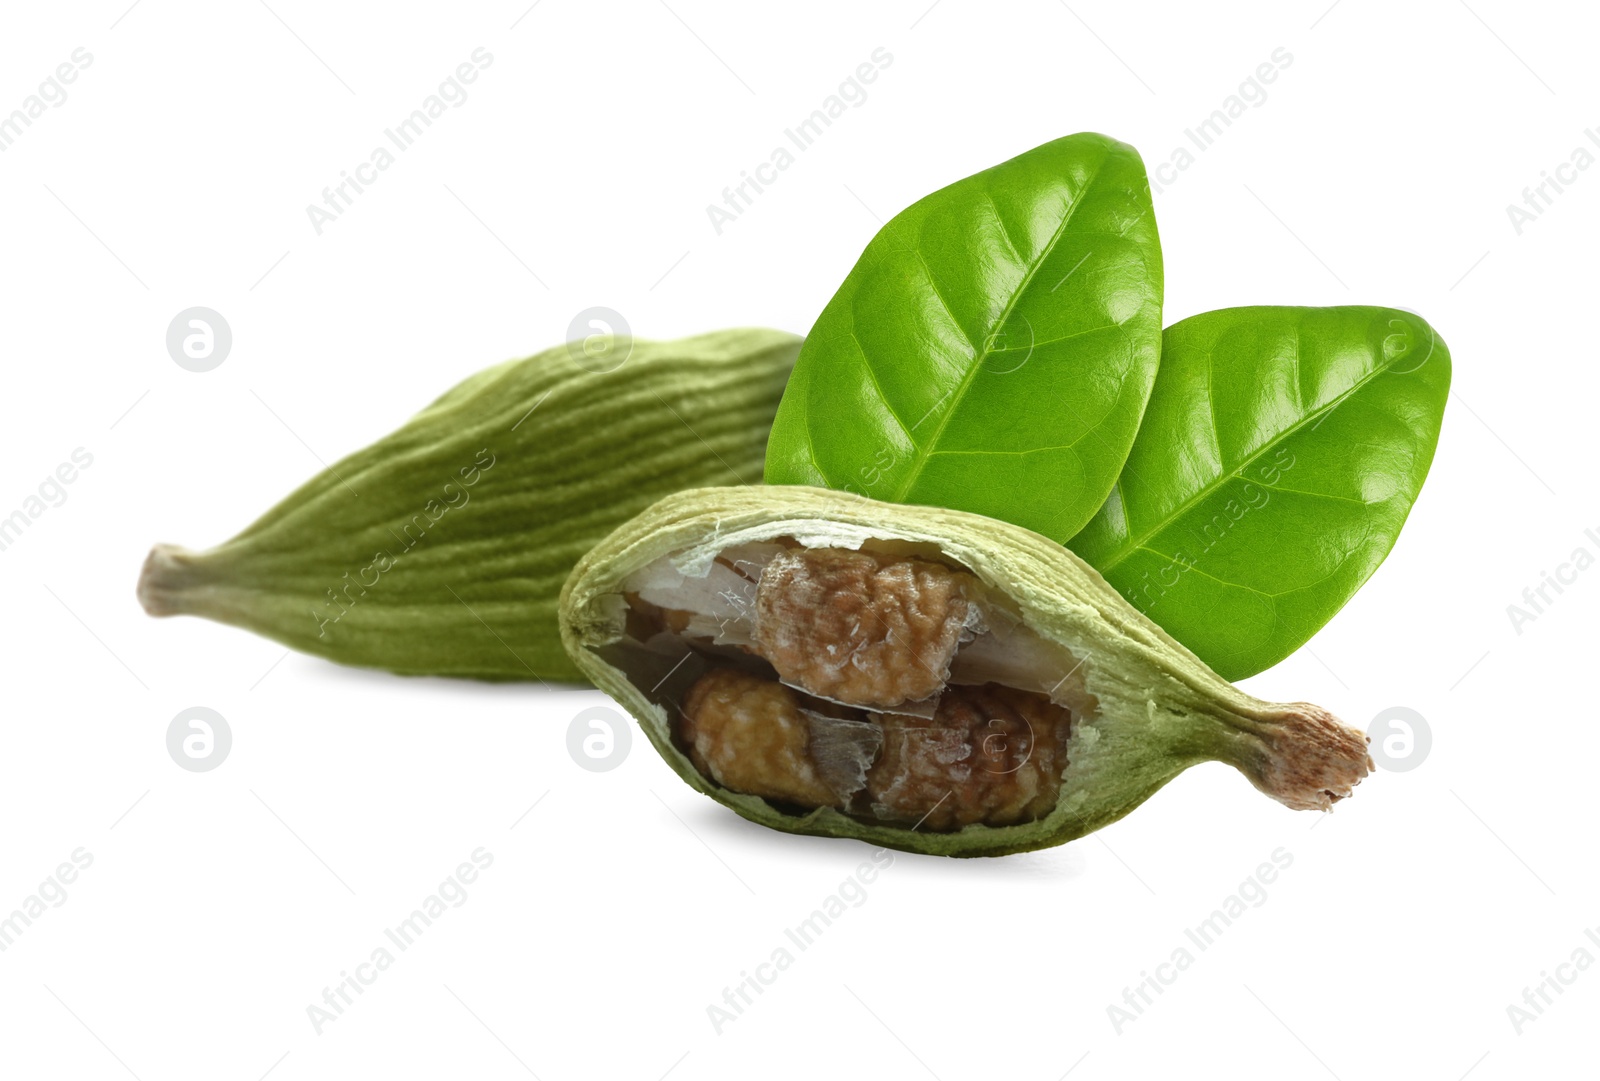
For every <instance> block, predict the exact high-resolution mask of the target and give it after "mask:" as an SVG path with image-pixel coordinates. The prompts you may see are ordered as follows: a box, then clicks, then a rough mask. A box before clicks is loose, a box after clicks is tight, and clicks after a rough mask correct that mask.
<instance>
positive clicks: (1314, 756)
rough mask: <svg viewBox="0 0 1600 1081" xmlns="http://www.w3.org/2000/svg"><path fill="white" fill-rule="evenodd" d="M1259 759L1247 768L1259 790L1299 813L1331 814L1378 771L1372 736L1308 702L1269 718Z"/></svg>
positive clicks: (1281, 709) (1285, 707)
mask: <svg viewBox="0 0 1600 1081" xmlns="http://www.w3.org/2000/svg"><path fill="white" fill-rule="evenodd" d="M1266 721H1267V724H1266V727H1265V729H1264V730H1263V731H1262V733H1261V741H1260V743H1259V744H1258V745H1257V753H1256V755H1254V756H1253V757H1254V761H1252V762H1248V763H1245V764H1243V766H1242V768H1243V770H1244V773H1245V774H1246V776H1248V777H1249V778H1250V780H1251V783H1253V784H1254V785H1255V786H1256V787H1257V788H1259V789H1260V790H1261V791H1263V792H1265V793H1266V794H1267V795H1269V796H1271V797H1272V798H1273V799H1275V800H1277V801H1278V802H1279V803H1281V804H1283V805H1284V806H1286V807H1292V808H1294V809H1295V810H1297V811H1326V810H1329V809H1330V808H1332V806H1333V805H1334V804H1335V803H1337V802H1338V801H1339V800H1342V799H1344V798H1345V797H1346V796H1348V795H1350V794H1351V790H1352V789H1354V788H1355V786H1356V785H1358V784H1360V783H1361V781H1362V778H1364V777H1366V775H1367V774H1368V773H1370V772H1371V771H1372V770H1373V769H1374V765H1373V762H1372V756H1371V755H1369V754H1368V753H1367V737H1366V736H1365V735H1364V734H1363V733H1361V732H1358V731H1356V730H1355V729H1354V728H1351V727H1350V726H1348V725H1346V724H1345V723H1343V722H1342V721H1340V720H1339V718H1337V717H1335V716H1334V715H1333V714H1331V713H1329V712H1328V711H1327V710H1325V709H1323V708H1322V707H1321V706H1314V705H1312V704H1311V703H1309V702H1291V703H1288V704H1286V705H1283V706H1280V707H1278V708H1277V710H1276V711H1275V712H1274V713H1273V714H1272V715H1271V716H1270V717H1268V718H1266Z"/></svg>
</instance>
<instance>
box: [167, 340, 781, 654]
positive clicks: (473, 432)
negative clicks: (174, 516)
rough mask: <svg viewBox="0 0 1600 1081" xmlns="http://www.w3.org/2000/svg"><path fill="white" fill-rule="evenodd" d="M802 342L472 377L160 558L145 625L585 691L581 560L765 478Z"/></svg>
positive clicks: (666, 349)
mask: <svg viewBox="0 0 1600 1081" xmlns="http://www.w3.org/2000/svg"><path fill="white" fill-rule="evenodd" d="M800 343H801V339H800V338H798V337H795V336H794V335H792V334H786V333H783V332H782V331H777V330H760V329H747V330H725V331H719V332H716V333H712V334H704V335H700V336H698V337H693V338H685V339H682V340H681V341H672V342H647V341H641V340H638V339H633V340H632V341H631V343H627V344H626V345H625V346H624V345H617V346H616V347H617V348H618V349H621V348H624V347H625V348H626V349H627V352H626V353H623V354H621V355H622V356H624V357H625V359H624V360H623V361H622V362H621V364H620V366H618V367H616V368H615V370H611V371H606V372H598V371H590V370H586V369H585V368H584V367H582V366H580V364H579V363H578V362H577V361H576V360H575V359H574V357H573V355H572V351H571V350H570V349H569V347H567V346H558V347H556V348H554V349H551V350H548V351H546V352H544V353H541V354H539V355H537V356H533V357H529V358H527V359H525V360H515V361H510V362H507V363H505V364H501V365H499V366H497V367H494V368H490V369H488V370H486V371H483V372H480V373H478V374H477V375H474V376H472V377H471V378H469V379H467V380H466V381H465V382H463V383H461V384H459V385H458V386H456V387H455V388H454V389H453V390H451V391H449V392H448V393H447V394H445V395H444V396H443V397H441V398H440V399H438V400H437V401H436V402H434V403H433V404H432V405H430V406H429V407H428V408H427V409H424V410H423V411H422V412H421V413H419V414H417V415H416V416H415V417H413V418H412V419H411V420H410V421H409V422H408V423H407V424H406V425H405V426H404V427H402V428H401V429H399V430H398V431H396V432H394V433H392V434H391V435H389V436H387V437H385V438H384V439H381V440H379V441H378V442H377V443H374V444H373V445H372V446H370V447H367V448H366V449H365V450H361V451H357V452H356V453H355V454H352V455H350V456H349V457H348V458H345V459H343V460H342V461H339V462H337V463H335V464H334V465H333V466H331V467H330V468H328V469H327V470H325V471H324V472H322V473H320V474H318V475H317V476H316V477H314V478H312V479H311V480H310V481H308V482H307V483H306V484H304V485H303V486H302V487H300V488H299V489H298V490H297V491H295V492H294V493H292V494H291V495H289V496H288V497H287V498H285V499H284V500H283V501H282V502H281V503H279V504H278V505H277V506H275V507H273V508H272V509H271V510H269V511H267V513H266V514H264V515H262V517H261V518H260V519H259V520H257V521H256V522H255V524H253V525H251V526H250V527H249V528H247V529H246V530H245V531H244V532H242V533H240V534H239V535H238V536H236V537H234V538H233V539H232V540H230V541H227V542H226V543H224V544H221V545H218V546H217V547H215V548H212V549H209V550H207V551H203V552H191V551H187V550H185V549H182V548H177V547H174V546H171V545H157V546H156V547H155V548H154V549H153V550H152V551H151V552H150V556H149V558H148V560H147V561H146V562H145V567H144V573H143V576H142V577H141V578H140V580H139V588H138V594H139V600H140V602H141V603H142V604H143V605H144V608H145V610H146V611H147V612H149V613H150V614H151V615H159V616H165V615H177V614H187V615H198V616H204V617H206V618H208V619H214V620H217V621H218V622H221V623H231V624H234V625H236V626H240V627H244V628H247V629H249V630H252V631H255V632H256V633H258V634H262V635H265V636H267V637H268V638H273V639H276V640H277V641H279V642H282V643H283V644H285V645H287V646H291V647H293V648H295V649H298V650H301V651H303V652H306V653H313V654H316V655H318V656H321V657H326V658H328V659H329V660H333V661H338V662H341V663H343V664H352V665H364V666H369V667H374V668H384V669H388V670H390V671H393V672H399V673H403V674H407V675H447V676H470V677H477V678H481V679H504V680H512V679H553V680H579V679H582V675H581V673H580V672H579V670H578V668H577V667H576V666H575V665H574V664H573V663H572V661H571V660H570V659H569V658H568V656H567V654H566V652H565V651H564V650H563V649H562V647H561V640H560V635H559V631H558V629H557V624H556V602H557V599H558V596H559V593H560V590H561V585H562V583H563V582H564V581H565V579H566V577H567V574H568V572H569V571H570V570H571V569H572V566H573V564H575V563H576V562H577V561H578V557H579V556H581V555H582V554H583V553H584V552H586V551H588V550H589V548H590V547H591V546H592V545H593V544H594V543H595V542H596V541H597V540H599V539H600V538H602V537H604V536H605V535H606V534H607V533H608V532H610V531H611V530H612V529H613V528H615V527H616V526H617V525H618V524H619V523H621V522H624V521H626V520H627V519H629V518H630V517H632V516H633V515H635V514H637V513H638V512H639V511H641V510H643V509H644V508H645V507H647V506H649V505H650V504H651V503H653V502H655V501H656V500H657V499H659V498H661V497H662V496H663V495H666V494H668V493H670V492H676V491H680V490H682V489H684V488H693V487H698V486H702V485H707V484H738V483H743V482H749V481H754V480H757V479H759V478H760V476H761V466H762V461H763V455H764V454H765V450H766V441H767V431H768V429H769V428H770V427H771V424H772V417H773V414H774V412H776V410H777V407H778V399H779V398H780V396H781V395H782V393H783V387H784V382H785V380H786V379H787V378H788V375H789V370H790V368H791V367H792V366H793V364H794V358H795V355H796V353H798V351H799V348H800Z"/></svg>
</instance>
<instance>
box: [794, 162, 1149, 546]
mask: <svg viewBox="0 0 1600 1081" xmlns="http://www.w3.org/2000/svg"><path fill="white" fill-rule="evenodd" d="M1160 336H1161V247H1160V242H1159V240H1158V239H1157V236H1156V223H1155V216H1154V213H1153V212H1152V209H1151V204H1150V189H1149V184H1148V182H1147V180H1146V178H1145V172H1144V163H1143V162H1142V161H1140V159H1139V154H1138V152H1137V151H1135V150H1134V149H1133V148H1132V147H1130V146H1127V145H1125V144H1123V143H1119V142H1117V141H1115V140H1113V139H1109V138H1107V137H1105V136H1103V135H1095V134H1090V133H1085V134H1079V135H1069V136H1067V137H1066V138H1063V139H1057V140H1056V141H1054V142H1051V143H1046V144H1045V145H1043V146H1041V147H1037V148H1035V149H1033V150H1030V151H1028V152H1027V153H1026V154H1022V155H1020V156H1019V157H1015V158H1012V159H1011V160H1010V161H1007V162H1004V163H1002V164H1000V165H997V166H995V167H994V168H992V169H986V170H984V171H983V172H981V173H978V174H976V175H974V176H970V177H967V178H966V179H965V180H961V181H957V182H956V183H954V184H951V185H950V186H949V187H947V188H942V189H940V190H939V191H936V192H934V193H933V194H932V195H929V196H928V197H926V198H924V199H922V200H920V201H919V202H917V203H914V204H913V205H912V206H910V207H909V208H907V209H906V210H904V211H902V212H901V213H900V214H898V215H897V216H896V217H895V218H894V219H893V220H892V221H890V222H889V224H888V225H886V226H884V228H883V229H882V230H881V231H880V232H879V233H878V235H877V236H875V237H874V238H873V239H872V242H871V243H870V244H868V245H867V249H866V251H865V252H863V253H862V255H861V258H860V260H859V261H858V262H857V263H856V265H855V268H854V269H853V270H851V271H850V275H849V276H848V277H847V278H846V279H845V281H844V284H843V285H842V286H840V287H839V291H838V292H837V293H836V294H834V297H833V299H832V300H831V301H829V303H828V306H827V307H826V308H825V309H824V310H823V312H822V315H821V316H820V317H819V318H818V320H817V323H816V326H815V327H814V328H813V329H812V331H811V334H810V336H809V337H808V338H807V340H806V344H805V346H804V347H803V348H802V350H801V352H800V358H799V360H798V361H797V362H796V366H795V374H794V377H793V379H792V380H791V381H790V383H789V386H788V388H787V390H785V392H784V397H783V402H782V404H781V405H780V407H779V409H778V416H777V419H776V421H775V423H774V427H773V430H772V435H771V438H770V440H769V443H768V454H767V471H766V479H767V481H768V482H769V483H773V484H813V485H819V486H825V487H830V488H846V489H849V490H851V491H855V492H858V493H860V494H862V495H868V496H872V497H874V498H877V499H885V500H890V501H894V502H901V503H925V504H932V505H935V506H943V507H952V508H956V509H960V510H969V511H976V512H978V513H981V514H986V515H989V516H990V517H994V518H1003V519H1006V520H1008V521H1012V522H1015V523H1017V524H1019V525H1024V526H1027V527H1029V528H1031V529H1034V530H1036V531H1038V532H1040V533H1043V534H1045V535H1046V536H1049V537H1053V538H1055V539H1056V540H1059V541H1065V540H1066V539H1067V538H1068V537H1070V536H1072V535H1073V534H1074V533H1076V532H1078V530H1079V529H1081V528H1082V527H1083V525H1084V524H1085V523H1086V522H1088V521H1089V519H1090V518H1091V517H1092V516H1093V515H1094V513H1095V511H1096V510H1098V509H1099V507H1100V505H1101V504H1102V503H1103V502H1104V501H1105V499H1106V496H1107V494H1108V493H1109V492H1110V491H1111V486H1112V484H1113V483H1115V481H1116V478H1117V473H1118V471H1119V470H1120V469H1121V468H1122V462H1123V460H1124V459H1125V458H1126V457H1127V453H1128V448H1129V446H1130V445H1131V444H1132V442H1133V437H1134V434H1135V432H1136V431H1137V430H1138V426H1139V417H1140V414H1141V413H1142V412H1143V411H1144V405H1145V400H1146V398H1147V397H1148V396H1149V393H1150V386H1151V383H1152V382H1153V381H1154V379H1155V374H1156V365H1157V362H1158V359H1159V357H1160V346H1161V340H1160Z"/></svg>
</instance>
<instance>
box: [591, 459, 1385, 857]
mask: <svg viewBox="0 0 1600 1081" xmlns="http://www.w3.org/2000/svg"><path fill="white" fill-rule="evenodd" d="M561 630H562V635H563V638H564V641H565V643H566V646H567V649H568V650H569V651H570V652H571V654H572V656H573V658H574V660H576V662H577V664H578V666H579V668H581V669H582V670H583V672H584V674H585V675H587V676H588V677H589V679H590V680H591V681H592V682H593V683H594V685H595V686H596V687H599V688H600V689H601V690H603V691H606V692H607V693H609V694H610V695H611V696H612V697H614V698H615V699H616V700H617V701H618V702H620V703H621V704H622V705H623V706H624V707H626V708H627V709H628V711H629V712H630V713H632V714H633V715H634V717H635V718H637V720H638V721H639V723H640V725H641V726H642V727H643V729H644V731H645V734H646V735H647V736H648V737H649V739H650V742H651V743H652V744H654V746H655V748H656V750H657V751H658V752H659V753H660V754H661V755H662V757H663V758H665V759H666V761H667V762H668V763H669V764H670V765H671V766H672V768H673V769H674V770H676V771H677V773H678V775H679V776H681V777H682V778H683V779H684V780H685V781H687V782H688V783H689V784H690V785H691V786H692V787H694V788H696V789H698V790H699V791H701V792H704V793H705V794H706V795H708V796H710V797H711V798H712V799H715V800H717V801H718V802H719V803H722V804H725V805H726V806H728V807H730V808H732V809H733V810H735V811H737V812H738V813H739V814H741V815H743V816H744V817H746V818H748V819H751V820H752V821H755V822H759V823H761V824H762V825H765V826H771V827H772V828H774V829H779V830H785V831H788V832H792V833H807V834H823V835H828V836H838V837H855V838H859V839H860V840H863V841H867V842H870V843H872V844H875V845H884V846H888V847H890V848H899V849H906V850H910V851H916V852H927V853H934V854H938V855H949V856H997V855H1004V854H1006V853H1010V852H1021V851H1026V850H1029V849H1035V848H1043V847H1047V846H1049V845H1055V844H1061V843H1062V842H1065V841H1069V840H1072V839H1073V838H1076V837H1080V836H1082V835H1084V834H1086V833H1088V832H1090V831H1092V830H1095V829H1098V828H1100V827H1101V826H1104V825H1107V824H1108V823H1110V822H1113V821H1115V820H1116V819H1118V818H1120V817H1122V816H1123V815H1125V814H1127V813H1128V812H1129V811H1131V810H1133V809H1134V808H1135V807H1137V806H1138V805H1139V804H1140V803H1142V802H1143V801H1144V800H1145V799H1147V798H1148V797H1149V796H1150V795H1151V794H1152V793H1154V792H1155V791H1156V790H1157V789H1158V788H1160V787H1161V786H1162V785H1163V784H1165V783H1166V782H1167V781H1169V780H1171V779H1172V778H1173V777H1175V776H1177V775H1178V774H1179V773H1180V772H1182V771H1183V770H1184V769H1186V768H1188V767H1189V766H1192V765H1195V764H1196V763H1199V762H1203V761H1208V760H1220V761H1223V762H1227V763H1229V764H1231V765H1233V766H1235V767H1236V768H1238V769H1239V771H1240V772H1242V773H1243V774H1244V775H1245V776H1246V777H1248V778H1249V779H1250V781H1251V782H1252V783H1253V784H1254V785H1255V786H1256V787H1257V788H1259V789H1260V790H1261V791H1262V792H1265V793H1266V794H1267V795H1269V796H1271V797H1273V798H1274V799H1276V800H1278V801H1279V802H1280V803H1283V804H1285V805H1287V806H1289V807H1292V808H1296V809H1323V810H1325V809H1327V808H1328V807H1329V806H1331V805H1332V804H1333V803H1334V801H1336V800H1339V799H1342V798H1343V797H1345V796H1347V795H1349V794H1350V790H1351V788H1352V787H1353V786H1354V785H1356V784H1357V783H1359V782H1360V781H1361V779H1362V778H1363V777H1364V776H1366V774H1367V772H1368V770H1369V769H1371V761H1370V759H1369V758H1368V756H1367V746H1366V737H1365V736H1363V735H1362V734H1361V733H1360V732H1357V731H1355V730H1354V729H1351V728H1348V727H1346V726H1345V725H1343V724H1341V723H1340V722H1339V721H1338V720H1337V719H1336V718H1334V717H1333V716H1332V715H1331V714H1329V713H1328V712H1327V711H1325V710H1323V709H1320V708H1319V707H1317V706H1313V705H1308V704H1306V703H1299V702H1297V703H1290V704H1273V703H1269V702H1263V701H1260V700H1258V699H1255V698H1252V697H1250V696H1249V695H1247V694H1245V693H1243V692H1242V691H1240V690H1238V689H1237V688H1236V687H1234V686H1232V685H1231V684H1229V683H1228V682H1227V681H1226V680H1224V679H1222V677H1220V676H1218V675H1217V674H1216V673H1214V672H1212V671H1211V670H1210V669H1209V668H1207V667H1206V666H1205V665H1204V664H1203V663H1202V662H1201V661H1200V660H1199V659H1198V658H1196V657H1195V656H1194V655H1193V654H1192V653H1190V652H1189V651H1188V650H1187V649H1185V648H1184V647H1183V646H1181V645H1179V644H1178V643H1177V642H1176V641H1174V640H1173V639H1172V638H1171V637H1170V636H1169V635H1168V634H1166V633H1165V632H1164V631H1162V630H1161V628H1160V627H1158V626H1156V625H1155V624H1154V623H1152V622H1151V621H1150V620H1149V619H1147V618H1145V617H1144V616H1143V615H1141V614H1140V613H1139V612H1138V611H1137V610H1136V609H1134V608H1133V607H1132V606H1131V605H1130V604H1128V602H1127V601H1126V600H1124V599H1123V598H1122V596H1121V595H1120V594H1118V593H1117V592H1116V590H1114V589H1112V588H1111V587H1110V586H1109V585H1107V584H1106V582H1105V581H1104V579H1102V578H1101V577H1100V575H1099V574H1098V573H1096V572H1095V571H1094V570H1093V569H1091V568H1090V567H1089V566H1088V565H1087V564H1085V563H1084V562H1083V561H1082V560H1080V559H1079V558H1078V557H1077V556H1075V555H1073V554H1072V553H1071V552H1070V551H1068V550H1066V549H1065V548H1063V547H1062V546H1061V545H1060V544H1057V543H1056V542H1054V541H1052V540H1049V539H1048V538H1045V537H1042V536H1040V535H1039V534H1037V533H1033V532H1030V531H1029V530H1026V529H1023V528H1021V527H1018V526H1013V525H1009V524H1007V523H1004V522H1000V521H995V520H993V519H989V518H984V517H981V516H979V515H975V514H969V513H965V512H961V511H953V510H944V509H939V508H933V507H919V506H904V505H897V504H888V503H880V502H878V501H876V500H871V499H866V498H863V497H860V496H856V495H852V494H850V493H847V492H836V491H827V490H823V489H820V488H807V487H786V486H767V487H741V488H707V489H700V490H693V491H686V492H680V493H677V494H675V495H671V496H668V497H666V498H665V499H662V500H661V501H660V502H659V503H657V504H655V505H654V506H652V507H651V508H649V509H648V510H646V511H645V512H644V513H643V514H641V515H639V516H638V517H637V518H634V519H633V520H631V521H629V522H627V523H625V524H624V525H622V526H620V527H618V528H617V530H616V531H615V532H613V533H612V534H611V535H610V536H609V537H607V538H605V539H604V540H602V541H601V542H600V543H599V544H598V545H596V546H595V548H594V549H593V550H592V551H590V552H589V553H588V554H587V555H586V556H584V557H583V559H582V560H580V561H579V563H578V565H577V567H576V568H575V569H574V570H573V573H572V577H571V578H570V579H569V580H568V582H567V585H566V588H565V589H564V591H563V593H562V601H561Z"/></svg>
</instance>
